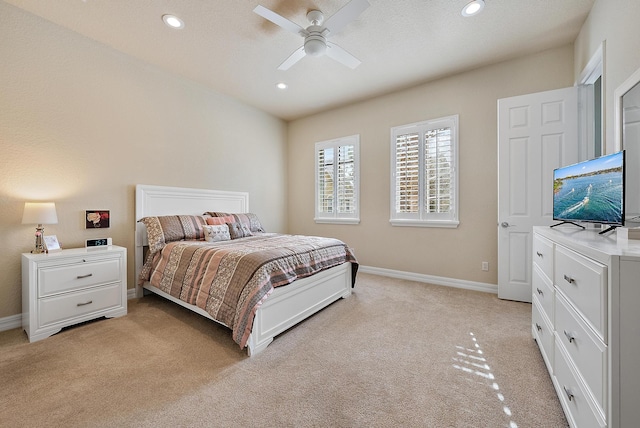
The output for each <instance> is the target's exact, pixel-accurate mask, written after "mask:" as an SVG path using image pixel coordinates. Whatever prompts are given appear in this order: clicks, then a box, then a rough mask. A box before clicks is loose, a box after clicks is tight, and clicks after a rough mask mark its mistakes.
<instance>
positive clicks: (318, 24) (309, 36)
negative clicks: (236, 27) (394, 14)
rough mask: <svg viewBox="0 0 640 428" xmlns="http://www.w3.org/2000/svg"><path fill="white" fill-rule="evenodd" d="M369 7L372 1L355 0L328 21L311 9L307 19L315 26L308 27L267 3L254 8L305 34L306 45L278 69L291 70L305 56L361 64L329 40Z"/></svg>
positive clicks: (355, 64)
mask: <svg viewBox="0 0 640 428" xmlns="http://www.w3.org/2000/svg"><path fill="white" fill-rule="evenodd" d="M368 7H369V2H368V1H367V0H351V1H350V2H349V3H347V4H346V5H345V6H344V7H342V9H340V10H339V11H337V12H336V13H335V14H333V15H332V16H330V17H329V19H327V20H326V22H325V21H324V15H323V14H322V12H320V11H319V10H311V11H309V12H308V13H307V19H308V20H309V22H310V23H311V25H309V26H308V27H307V28H306V29H305V28H302V27H301V26H299V25H298V24H296V23H295V22H292V21H289V20H288V19H287V18H284V17H282V16H281V15H278V14H277V13H275V12H274V11H272V10H269V9H267V8H266V7H264V6H260V5H258V6H256V8H255V9H253V11H254V12H255V13H257V14H258V15H260V16H262V17H263V18H265V19H267V20H269V21H271V22H273V23H274V24H276V25H278V26H279V27H282V28H284V29H285V30H287V31H290V32H292V33H294V34H298V35H300V36H302V37H304V44H303V45H302V46H301V47H300V48H298V49H296V50H295V52H293V53H292V54H291V55H290V56H289V58H287V59H286V60H284V62H283V63H282V64H280V65H279V66H278V70H288V69H289V68H290V67H291V66H292V65H293V64H295V63H296V62H298V61H300V60H301V59H302V58H303V57H304V56H305V55H311V56H322V55H324V54H326V55H327V56H328V57H329V58H333V59H334V60H336V61H338V62H339V63H341V64H344V65H346V66H347V67H349V68H356V67H357V66H358V65H360V60H359V59H358V58H356V57H354V56H353V55H351V54H350V53H349V52H347V51H345V50H344V49H342V48H341V47H340V46H338V45H336V44H335V43H331V42H329V41H327V39H328V38H329V37H331V36H333V35H334V34H336V33H338V32H340V31H341V30H342V29H343V28H344V27H346V26H347V25H348V24H349V23H350V22H351V21H353V20H354V19H356V18H357V17H358V15H360V14H361V13H362V12H363V11H364V10H365V9H366V8H368ZM323 22H324V25H323Z"/></svg>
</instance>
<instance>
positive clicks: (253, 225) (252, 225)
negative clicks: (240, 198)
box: [205, 211, 265, 232]
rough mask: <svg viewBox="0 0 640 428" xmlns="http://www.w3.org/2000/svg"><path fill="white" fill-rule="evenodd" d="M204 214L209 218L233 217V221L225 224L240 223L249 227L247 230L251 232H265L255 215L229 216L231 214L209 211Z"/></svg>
mask: <svg viewBox="0 0 640 428" xmlns="http://www.w3.org/2000/svg"><path fill="white" fill-rule="evenodd" d="M205 214H209V215H210V216H211V218H215V217H229V216H231V217H233V220H232V221H231V222H227V223H232V222H236V223H241V224H243V225H245V226H247V227H249V230H251V232H265V230H264V228H263V227H262V224H261V223H260V219H259V218H258V216H257V215H255V214H253V213H238V214H231V213H223V212H219V211H209V212H206V213H205Z"/></svg>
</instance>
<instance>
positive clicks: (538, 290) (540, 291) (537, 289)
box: [536, 287, 544, 296]
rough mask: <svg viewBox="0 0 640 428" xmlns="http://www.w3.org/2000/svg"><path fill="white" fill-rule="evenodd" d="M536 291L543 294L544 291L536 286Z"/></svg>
mask: <svg viewBox="0 0 640 428" xmlns="http://www.w3.org/2000/svg"><path fill="white" fill-rule="evenodd" d="M536 291H537V292H538V294H539V295H541V296H542V295H544V293H543V292H542V290H540V289H539V288H538V287H536Z"/></svg>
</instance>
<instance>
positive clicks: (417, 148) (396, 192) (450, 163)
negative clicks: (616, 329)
mask: <svg viewBox="0 0 640 428" xmlns="http://www.w3.org/2000/svg"><path fill="white" fill-rule="evenodd" d="M390 221H391V224H393V225H394V226H429V227H457V226H458V224H459V222H458V116H457V115H455V116H448V117H444V118H441V119H435V120H429V121H425V122H420V123H413V124H410V125H404V126H397V127H395V128H392V129H391V220H390Z"/></svg>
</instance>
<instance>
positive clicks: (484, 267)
mask: <svg viewBox="0 0 640 428" xmlns="http://www.w3.org/2000/svg"><path fill="white" fill-rule="evenodd" d="M482 270H484V271H488V270H489V262H482Z"/></svg>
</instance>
